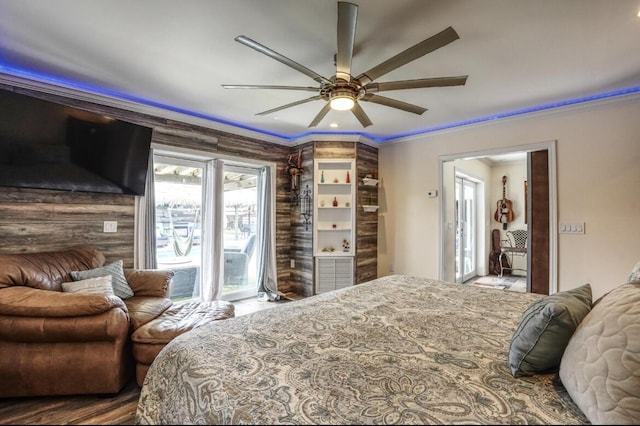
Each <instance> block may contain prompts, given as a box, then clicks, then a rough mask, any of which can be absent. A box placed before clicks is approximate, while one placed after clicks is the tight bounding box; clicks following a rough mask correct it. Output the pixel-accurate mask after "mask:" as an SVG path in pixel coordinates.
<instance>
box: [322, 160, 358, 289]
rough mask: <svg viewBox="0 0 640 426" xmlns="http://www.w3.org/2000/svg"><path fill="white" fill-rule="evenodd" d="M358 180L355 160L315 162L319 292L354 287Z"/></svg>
mask: <svg viewBox="0 0 640 426" xmlns="http://www.w3.org/2000/svg"><path fill="white" fill-rule="evenodd" d="M355 181H356V176H355V161H354V160H353V159H319V160H315V161H314V187H315V188H314V194H315V196H314V199H313V203H314V215H313V217H314V219H315V220H314V221H313V253H314V256H315V258H316V293H321V292H325V291H329V290H333V289H336V288H342V287H346V286H350V285H353V257H354V255H355V251H356V248H355V232H354V228H355V188H356V186H355ZM330 271H334V272H335V271H338V272H337V273H329V272H330ZM348 271H351V272H350V273H349V272H348Z"/></svg>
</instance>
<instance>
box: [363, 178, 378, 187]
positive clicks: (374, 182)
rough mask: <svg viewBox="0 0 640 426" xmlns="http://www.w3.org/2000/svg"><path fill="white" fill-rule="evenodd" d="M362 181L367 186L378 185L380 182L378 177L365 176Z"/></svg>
mask: <svg viewBox="0 0 640 426" xmlns="http://www.w3.org/2000/svg"><path fill="white" fill-rule="evenodd" d="M362 183H364V184H365V185H367V186H376V185H377V184H378V179H371V178H363V179H362Z"/></svg>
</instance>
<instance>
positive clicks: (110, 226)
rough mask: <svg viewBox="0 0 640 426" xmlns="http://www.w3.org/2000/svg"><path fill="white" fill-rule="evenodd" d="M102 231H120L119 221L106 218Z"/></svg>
mask: <svg viewBox="0 0 640 426" xmlns="http://www.w3.org/2000/svg"><path fill="white" fill-rule="evenodd" d="M102 232H118V222H117V221H115V220H105V221H104V227H103V231H102Z"/></svg>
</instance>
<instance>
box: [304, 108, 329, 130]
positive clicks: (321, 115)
mask: <svg viewBox="0 0 640 426" xmlns="http://www.w3.org/2000/svg"><path fill="white" fill-rule="evenodd" d="M330 110H331V105H329V102H327V103H326V104H325V106H324V107H322V109H321V110H320V112H319V113H318V115H316V116H315V118H314V119H313V121H312V122H311V123H310V124H309V127H316V126H317V125H318V124H320V122H321V121H322V119H323V118H324V116H325V115H327V113H328V112H329V111H330Z"/></svg>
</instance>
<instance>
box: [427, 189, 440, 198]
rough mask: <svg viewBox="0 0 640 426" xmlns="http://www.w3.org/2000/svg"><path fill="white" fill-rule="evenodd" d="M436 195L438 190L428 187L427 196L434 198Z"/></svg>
mask: <svg viewBox="0 0 640 426" xmlns="http://www.w3.org/2000/svg"><path fill="white" fill-rule="evenodd" d="M437 196H438V190H437V189H430V190H428V191H427V197H429V198H436V197H437Z"/></svg>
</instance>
